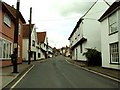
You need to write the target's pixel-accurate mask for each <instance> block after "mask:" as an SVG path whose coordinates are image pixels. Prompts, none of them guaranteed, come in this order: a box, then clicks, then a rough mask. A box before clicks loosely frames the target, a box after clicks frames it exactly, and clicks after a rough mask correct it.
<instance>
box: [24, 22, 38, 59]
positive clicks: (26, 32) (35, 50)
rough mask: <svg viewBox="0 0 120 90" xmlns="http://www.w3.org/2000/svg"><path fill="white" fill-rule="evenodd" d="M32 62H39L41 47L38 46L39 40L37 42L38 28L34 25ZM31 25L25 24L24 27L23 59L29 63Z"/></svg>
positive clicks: (32, 32) (32, 31)
mask: <svg viewBox="0 0 120 90" xmlns="http://www.w3.org/2000/svg"><path fill="white" fill-rule="evenodd" d="M31 28H32V29H31V60H37V59H39V58H38V53H39V50H38V49H39V45H38V43H37V42H38V40H37V33H36V26H35V25H34V24H32V26H31ZM29 33H30V29H29V24H24V25H23V45H22V46H23V52H22V55H23V57H22V59H23V61H28V50H29V48H28V46H29Z"/></svg>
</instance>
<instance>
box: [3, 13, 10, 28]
mask: <svg viewBox="0 0 120 90" xmlns="http://www.w3.org/2000/svg"><path fill="white" fill-rule="evenodd" d="M4 23H5V24H6V25H8V26H9V27H11V20H10V18H9V16H8V15H7V14H4Z"/></svg>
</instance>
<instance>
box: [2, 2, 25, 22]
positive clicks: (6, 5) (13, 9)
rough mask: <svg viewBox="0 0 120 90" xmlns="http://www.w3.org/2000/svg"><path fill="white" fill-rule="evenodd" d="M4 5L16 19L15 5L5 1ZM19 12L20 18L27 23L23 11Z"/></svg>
mask: <svg viewBox="0 0 120 90" xmlns="http://www.w3.org/2000/svg"><path fill="white" fill-rule="evenodd" d="M2 5H3V6H4V7H6V8H7V10H8V11H9V12H10V13H11V14H12V16H13V17H14V19H15V18H16V9H15V8H14V7H12V6H10V5H9V4H7V3H5V2H2ZM19 14H20V19H21V21H22V22H23V23H26V21H25V19H24V18H23V16H22V14H21V12H19Z"/></svg>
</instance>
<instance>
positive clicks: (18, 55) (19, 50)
mask: <svg viewBox="0 0 120 90" xmlns="http://www.w3.org/2000/svg"><path fill="white" fill-rule="evenodd" d="M18 57H20V46H18Z"/></svg>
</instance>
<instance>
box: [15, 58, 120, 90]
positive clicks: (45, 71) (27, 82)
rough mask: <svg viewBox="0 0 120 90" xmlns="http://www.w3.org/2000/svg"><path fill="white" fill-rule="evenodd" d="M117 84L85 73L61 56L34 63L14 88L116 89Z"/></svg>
mask: <svg viewBox="0 0 120 90" xmlns="http://www.w3.org/2000/svg"><path fill="white" fill-rule="evenodd" d="M118 86H119V85H118V82H116V81H113V80H111V79H108V78H105V77H102V76H99V75H97V74H93V73H91V72H88V71H85V70H83V69H81V68H79V67H77V66H74V65H72V64H69V63H68V62H66V60H65V58H64V57H63V56H57V57H55V58H50V59H48V60H47V61H46V62H43V63H39V62H38V63H36V64H35V66H34V68H33V69H32V70H31V71H30V72H29V73H28V74H27V75H26V76H25V77H24V78H23V79H22V80H21V81H20V82H19V83H18V84H17V85H16V86H15V88H118Z"/></svg>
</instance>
